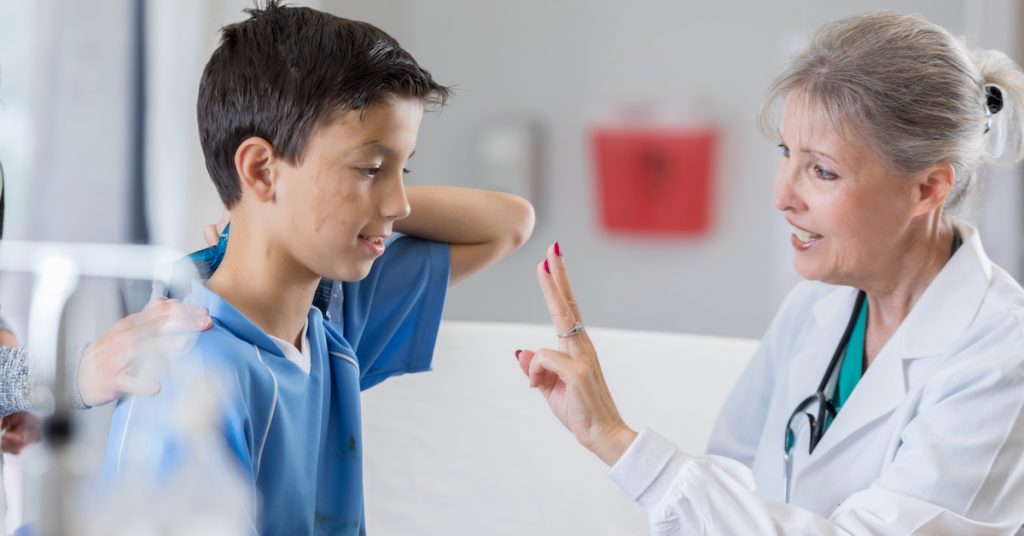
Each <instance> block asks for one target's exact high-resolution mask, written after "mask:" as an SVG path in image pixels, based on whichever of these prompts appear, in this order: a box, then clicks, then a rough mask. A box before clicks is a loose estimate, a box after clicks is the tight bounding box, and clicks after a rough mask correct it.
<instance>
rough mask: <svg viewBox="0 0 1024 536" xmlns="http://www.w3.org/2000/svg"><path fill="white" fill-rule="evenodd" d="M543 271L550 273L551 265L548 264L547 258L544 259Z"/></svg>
mask: <svg viewBox="0 0 1024 536" xmlns="http://www.w3.org/2000/svg"><path fill="white" fill-rule="evenodd" d="M544 271H545V272H547V273H549V274H550V273H551V267H550V266H548V260H547V259H544Z"/></svg>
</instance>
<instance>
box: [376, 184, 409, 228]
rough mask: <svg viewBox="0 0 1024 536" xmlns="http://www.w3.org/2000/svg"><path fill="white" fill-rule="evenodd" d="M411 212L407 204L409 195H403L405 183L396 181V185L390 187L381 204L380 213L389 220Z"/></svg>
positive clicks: (403, 216)
mask: <svg viewBox="0 0 1024 536" xmlns="http://www.w3.org/2000/svg"><path fill="white" fill-rule="evenodd" d="M411 212H412V207H410V206H409V197H408V196H407V195H405V184H403V183H402V182H399V183H398V186H396V187H394V188H392V189H391V191H389V192H388V194H387V196H386V197H385V199H384V203H383V204H382V205H381V215H382V216H383V217H385V218H387V219H389V220H400V219H402V218H405V217H407V216H408V215H409V214H410V213H411Z"/></svg>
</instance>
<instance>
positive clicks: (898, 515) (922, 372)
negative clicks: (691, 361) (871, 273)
mask: <svg viewBox="0 0 1024 536" xmlns="http://www.w3.org/2000/svg"><path fill="white" fill-rule="evenodd" d="M956 225H957V227H958V229H960V232H961V235H962V237H963V239H964V243H963V246H962V247H961V248H960V249H959V250H958V251H957V252H956V254H954V255H953V257H952V258H951V259H950V260H949V261H948V262H947V263H946V266H945V267H944V268H943V269H942V271H941V272H940V273H939V275H938V276H937V277H936V278H935V280H934V281H932V283H931V284H930V285H929V286H928V288H927V289H926V290H925V292H924V293H923V294H922V295H921V297H920V299H919V300H918V302H917V303H916V304H915V305H914V307H913V309H912V310H911V312H910V314H909V315H908V316H907V318H906V319H905V320H904V321H903V324H901V325H900V327H899V329H898V330H897V331H896V332H895V333H894V334H893V336H892V338H891V339H890V340H889V341H888V343H887V344H886V345H885V347H884V348H882V350H881V351H880V352H879V354H878V356H877V357H876V358H875V360H874V361H873V362H872V364H871V366H870V367H869V368H868V369H867V371H866V372H865V374H864V376H863V378H862V379H861V381H860V383H859V384H858V385H857V387H856V389H854V391H853V393H852V395H851V396H850V398H849V399H848V400H847V401H846V405H844V406H843V408H842V411H840V412H839V415H838V416H837V418H836V419H835V421H834V422H833V424H832V425H831V427H830V428H829V429H828V431H827V432H826V433H825V435H824V437H823V438H822V440H821V443H819V444H818V446H817V448H816V449H815V451H814V454H813V455H808V453H807V445H808V437H807V436H808V433H809V427H808V426H806V423H805V422H803V423H802V424H803V426H800V427H799V428H797V431H796V434H797V443H796V445H797V446H796V447H795V449H794V454H795V459H794V465H793V481H792V499H791V501H790V504H785V503H783V491H784V490H783V486H784V473H785V468H784V463H783V444H784V434H785V429H786V423H787V421H788V419H789V416H790V414H791V412H792V411H793V410H794V409H795V407H796V406H797V404H799V402H800V401H802V400H803V399H804V398H806V397H807V396H808V395H811V394H813V393H814V391H815V389H816V388H817V386H818V383H819V381H820V380H821V377H822V375H823V374H824V372H825V369H826V368H827V366H828V362H829V360H830V358H831V357H832V354H833V352H834V350H835V348H836V345H837V343H838V341H839V339H840V337H841V335H842V332H843V330H844V329H845V327H846V324H847V321H848V320H849V316H850V313H851V311H852V308H853V303H854V299H855V297H856V290H855V289H852V288H849V287H835V286H830V285H825V284H822V283H815V282H805V283H801V284H800V285H798V286H797V287H796V288H795V289H794V290H793V291H792V292H791V293H790V295H789V296H788V297H787V298H786V300H785V302H784V304H783V305H782V308H781V310H780V311H779V313H778V315H777V316H776V318H775V320H774V322H773V323H772V325H771V327H770V328H769V330H768V332H767V333H766V335H765V337H764V339H763V341H762V343H761V345H760V347H759V348H758V350H757V352H756V353H755V355H754V357H753V358H752V361H751V362H750V364H749V365H748V367H747V369H746V371H745V372H744V373H743V375H742V376H741V377H740V379H739V381H738V383H737V385H736V387H735V388H734V390H733V392H732V393H731V394H730V396H729V398H728V400H727V402H726V404H725V407H724V408H723V410H722V413H721V416H720V417H719V421H718V423H717V424H716V426H715V430H714V432H713V434H712V439H711V442H710V445H709V447H708V452H709V454H708V455H707V456H690V455H688V454H685V453H682V452H680V451H679V450H678V449H677V448H676V447H675V445H672V444H671V443H670V442H668V441H667V440H665V439H663V438H661V437H660V436H658V435H657V434H655V433H654V432H652V431H650V430H643V431H642V432H641V433H640V436H639V437H638V438H637V440H636V441H634V443H633V444H632V445H631V446H630V448H629V449H628V450H627V452H626V453H625V454H624V455H623V457H622V459H620V460H619V462H618V463H617V464H616V465H615V466H614V467H612V469H611V472H610V476H611V477H612V478H613V480H615V481H616V482H617V483H618V484H619V485H620V486H621V487H622V488H623V490H624V491H626V492H627V493H628V494H629V495H630V496H631V497H632V498H633V499H634V500H636V501H637V502H639V503H640V504H641V505H642V506H644V508H645V509H646V510H647V512H648V517H649V521H650V525H651V532H652V534H657V535H670V534H671V535H677V534H687V535H689V534H723V535H730V534H736V535H747V534H751V535H752V534H758V535H760V534H787V535H789V534H808V535H809V534H814V535H828V534H900V535H904V534H956V535H967V534H979V535H980V534H984V535H990V534H991V535H995V534H1001V535H1014V534H1017V535H1024V530H1022V527H1024V328H1022V323H1024V290H1022V289H1021V287H1020V286H1019V285H1018V284H1017V283H1016V282H1015V281H1014V280H1013V279H1012V278H1011V277H1010V276H1009V275H1007V274H1006V273H1005V272H1004V271H1003V270H1002V269H1000V268H999V267H998V266H995V265H993V264H992V263H991V261H989V259H988V257H987V256H986V255H985V252H984V250H983V249H982V245H981V241H980V239H979V237H978V233H977V231H976V230H975V229H974V228H973V227H971V226H969V225H967V224H964V223H961V222H957V224H956Z"/></svg>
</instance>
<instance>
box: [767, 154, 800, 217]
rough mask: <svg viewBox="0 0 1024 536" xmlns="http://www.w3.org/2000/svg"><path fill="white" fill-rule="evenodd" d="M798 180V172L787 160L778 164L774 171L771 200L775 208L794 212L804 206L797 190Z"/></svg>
mask: <svg viewBox="0 0 1024 536" xmlns="http://www.w3.org/2000/svg"><path fill="white" fill-rule="evenodd" d="M799 180H800V174H799V172H798V171H797V170H796V169H795V166H791V165H789V161H788V160H784V161H782V163H780V164H779V169H778V171H777V172H776V173H775V184H774V190H773V202H774V204H775V208H776V209H778V210H780V211H782V212H794V211H799V210H803V209H804V208H806V207H805V205H804V203H803V200H802V199H801V198H800V195H799V192H798V191H797V186H798V184H797V183H798V181H799Z"/></svg>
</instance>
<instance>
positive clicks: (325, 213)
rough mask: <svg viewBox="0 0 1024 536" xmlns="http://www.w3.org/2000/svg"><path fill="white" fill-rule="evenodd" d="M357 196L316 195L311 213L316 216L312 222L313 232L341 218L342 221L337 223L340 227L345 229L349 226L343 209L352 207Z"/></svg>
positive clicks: (348, 194) (347, 194) (349, 194)
mask: <svg viewBox="0 0 1024 536" xmlns="http://www.w3.org/2000/svg"><path fill="white" fill-rule="evenodd" d="M357 197H358V195H357V194H353V193H346V194H342V195H341V196H340V197H339V195H338V194H336V193H334V192H331V193H327V194H326V195H318V196H316V198H315V199H314V200H313V207H312V208H313V213H314V214H315V215H316V216H315V218H316V219H315V220H314V222H313V231H314V232H320V230H321V229H323V228H324V226H329V225H328V224H329V223H333V222H334V221H335V220H337V219H339V218H341V219H342V221H341V222H338V223H339V224H340V225H341V226H344V227H347V226H348V225H349V223H348V221H347V219H348V215H347V214H345V207H348V206H350V205H353V204H354V202H355V200H356V198H357Z"/></svg>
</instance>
